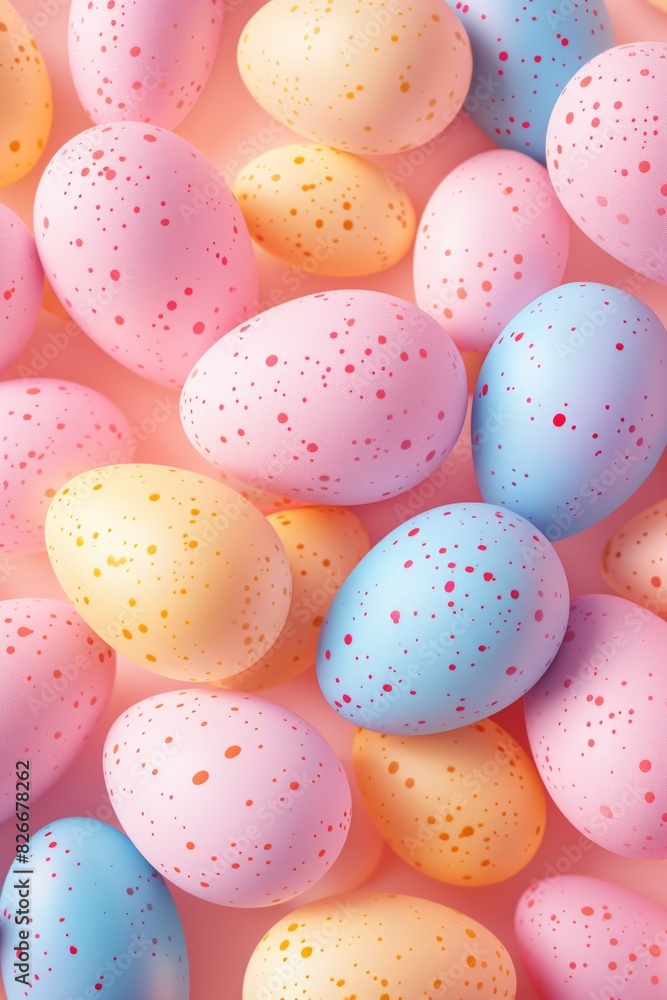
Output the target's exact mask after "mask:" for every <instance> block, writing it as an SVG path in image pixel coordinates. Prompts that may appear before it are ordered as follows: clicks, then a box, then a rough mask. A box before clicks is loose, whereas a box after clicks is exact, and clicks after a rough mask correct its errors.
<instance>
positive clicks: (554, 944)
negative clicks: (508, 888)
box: [515, 875, 667, 1000]
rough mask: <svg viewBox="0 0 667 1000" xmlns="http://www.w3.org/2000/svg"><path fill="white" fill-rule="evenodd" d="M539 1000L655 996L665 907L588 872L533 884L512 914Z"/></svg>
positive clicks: (665, 951)
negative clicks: (593, 876)
mask: <svg viewBox="0 0 667 1000" xmlns="http://www.w3.org/2000/svg"><path fill="white" fill-rule="evenodd" d="M515 929H516V936H517V939H518V944H519V951H520V953H521V958H522V961H523V964H524V965H525V967H526V969H527V971H528V974H529V975H530V978H531V981H532V982H533V984H534V986H535V989H536V990H537V996H538V998H539V1000H584V998H586V1000H594V998H595V1000H603V998H606V997H609V998H614V1000H615V998H618V1000H659V998H660V997H662V996H663V995H664V991H665V983H666V982H667V911H665V910H664V909H663V908H662V907H660V906H658V905H657V904H656V903H653V902H651V900H650V899H645V898H644V897H643V896H639V895H638V894H637V893H636V892H632V891H631V890H630V889H626V888H625V887H624V886H620V885H614V883H612V882H605V881H603V880H602V879H599V878H591V877H590V876H588V875H565V876H564V877H560V878H554V879H548V880H545V881H543V882H536V883H534V884H533V885H532V886H531V887H530V888H529V889H527V890H526V892H524V894H523V896H522V897H521V899H520V900H519V902H518V904H517V908H516V915H515Z"/></svg>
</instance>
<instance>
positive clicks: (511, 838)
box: [353, 719, 546, 886]
mask: <svg viewBox="0 0 667 1000" xmlns="http://www.w3.org/2000/svg"><path fill="white" fill-rule="evenodd" d="M353 755H354V770H355V774H356V777H357V783H358V785H359V788H360V789H361V794H362V797H363V799H364V802H365V804H366V808H367V809H368V811H369V812H370V814H371V817H372V819H373V821H374V822H375V825H376V826H377V828H378V830H379V831H380V833H381V834H382V835H383V837H384V838H385V840H386V841H387V843H388V844H389V846H390V847H392V848H393V849H394V850H395V851H396V853H397V854H398V855H399V856H400V857H401V858H403V860H404V861H407V863H408V864H410V865H412V866H413V867H414V868H417V869H418V870H419V871H421V872H423V873H424V874H425V875H430V877H431V878H435V879H438V880H439V881H441V882H449V883H452V884H454V885H464V886H466V885H475V886H480V885H491V884H493V883H495V882H501V881H502V880H503V879H506V878H510V877H511V876H512V875H515V874H516V873H517V872H518V871H520V870H521V869H522V868H523V867H524V866H525V865H527V864H528V862H529V861H530V860H531V858H532V857H533V855H534V854H535V852H536V851H537V849H538V847H539V846H540V843H541V841H542V837H543V835H544V825H545V819H546V802H545V797H544V789H543V787H542V783H541V782H540V779H539V777H538V774H537V770H536V768H535V765H534V764H533V762H532V760H531V758H530V756H529V755H528V754H527V753H526V751H525V750H523V749H522V748H521V747H520V746H519V744H518V743H517V742H516V741H515V740H513V739H512V737H511V736H510V735H509V733H506V732H505V730H504V729H502V728H501V727H500V726H498V725H496V724H495V723H494V722H492V721H491V720H490V719H487V720H485V721H484V722H477V723H475V724H474V725H471V726H466V727H465V728H463V729H457V730H454V731H452V732H447V733H437V734H435V735H432V736H405V737H403V736H387V735H384V734H382V733H374V732H370V731H369V730H366V729H359V730H357V733H356V736H355V739H354V749H353Z"/></svg>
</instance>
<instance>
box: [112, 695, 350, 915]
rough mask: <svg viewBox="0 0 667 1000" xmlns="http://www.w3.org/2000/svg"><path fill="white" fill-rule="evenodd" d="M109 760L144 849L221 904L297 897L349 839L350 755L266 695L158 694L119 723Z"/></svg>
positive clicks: (115, 797) (179, 880)
mask: <svg viewBox="0 0 667 1000" xmlns="http://www.w3.org/2000/svg"><path fill="white" fill-rule="evenodd" d="M137 748H138V751H139V752H138V753H137ZM103 762H104V778H105V781H106V785H107V790H108V792H109V798H110V799H111V804H112V805H113V807H114V809H115V810H116V813H117V815H118V818H119V820H120V821H121V823H122V825H123V828H124V829H125V832H126V833H127V835H128V837H129V838H130V840H132V842H133V843H134V845H135V847H137V848H138V849H139V850H140V851H141V853H142V854H143V855H144V857H146V859H147V860H148V861H149V862H150V863H151V864H152V865H153V867H154V868H156V869H157V870H158V871H159V872H161V873H162V874H163V875H164V877H165V878H168V879H169V880H170V881H171V882H174V883H175V884H176V885H178V886H179V888H181V889H184V890H185V891H186V892H189V893H192V895H194V896H199V897H200V898H202V899H205V900H208V901H210V902H213V903H219V904H222V905H223V906H243V907H255V906H271V905H273V904H275V903H282V902H286V901H287V900H290V899H292V898H293V897H294V896H297V895H298V894H299V893H300V892H303V891H304V890H305V889H307V888H309V887H310V886H311V885H314V884H315V883H316V882H317V881H318V880H319V879H320V878H321V877H322V876H323V875H325V874H326V872H327V871H328V870H329V868H330V867H331V866H333V864H334V862H335V861H336V858H337V857H338V855H339V854H340V852H341V850H342V848H343V844H344V843H345V839H346V837H347V831H348V827H349V822H350V788H349V785H348V782H347V778H346V776H345V772H344V770H343V768H342V765H341V763H340V761H339V760H338V758H337V757H336V755H335V753H334V752H333V750H332V749H331V747H330V746H329V744H328V743H327V742H326V741H325V739H324V738H323V737H322V736H321V735H320V734H319V733H318V732H317V730H316V729H313V728H312V727H311V726H310V725H309V724H308V723H307V722H305V721H304V720H303V719H302V718H300V716H298V715H295V714H294V712H291V711H290V710H289V709H287V708H283V706H282V705H276V704H274V702H271V701H267V700H265V699H264V698H257V697H256V696H254V695H241V694H236V693H235V692H231V691H218V692H216V693H213V692H211V691H210V690H203V689H196V688H190V689H189V690H186V691H169V692H167V693H166V694H159V695H153V696H152V697H151V698H146V699H145V700H144V701H140V702H139V703H138V704H136V705H133V706H132V707H131V708H129V709H128V710H127V711H126V712H124V713H123V715H121V716H120V717H119V718H118V719H116V721H115V722H114V724H113V725H112V726H111V729H110V730H109V733H108V735H107V738H106V742H105V745H104V755H103Z"/></svg>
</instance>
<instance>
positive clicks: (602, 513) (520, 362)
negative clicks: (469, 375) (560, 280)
mask: <svg viewBox="0 0 667 1000" xmlns="http://www.w3.org/2000/svg"><path fill="white" fill-rule="evenodd" d="M666 386H667V332H666V331H665V328H664V326H663V325H662V323H661V322H660V320H659V319H658V317H657V316H656V315H655V313H654V312H652V311H651V310H650V309H649V308H648V306H646V305H645V304H644V303H643V302H641V301H640V300H639V299H637V298H635V297H634V296H633V295H630V294H629V293H628V292H622V291H621V290H620V289H618V288H612V287H609V286H604V285H597V284H592V283H590V282H589V283H584V284H570V285H561V286H559V287H558V288H554V289H552V290H551V291H550V292H547V293H546V294H545V295H543V296H542V297H541V298H539V299H536V300H535V301H534V302H532V303H531V304H530V305H529V306H526V308H525V309H522V310H521V312H520V313H519V314H518V315H517V316H515V317H514V319H513V320H512V322H511V323H509V324H508V325H507V326H506V327H505V329H504V330H503V332H502V333H501V334H500V336H499V337H498V339H497V340H496V341H495V342H494V344H493V346H492V347H491V350H490V351H489V353H488V355H487V356H486V359H485V361H484V364H483V366H482V369H481V371H480V373H479V377H478V380H477V386H476V389H475V394H474V397H473V407H472V441H473V457H474V462H475V473H476V476H477V482H478V484H479V488H480V492H481V494H482V496H483V497H484V499H485V500H486V501H487V502H488V503H497V504H502V505H503V506H504V507H508V508H510V509H511V510H512V511H516V512H517V513H518V514H522V515H523V516H524V517H526V518H528V520H529V521H532V523H533V524H534V525H535V526H536V527H537V528H539V529H540V531H542V532H544V534H545V535H546V536H547V538H548V539H549V540H550V541H552V542H553V541H558V540H559V539H562V538H568V537H569V536H570V535H576V534H577V532H579V531H583V530H584V529H585V528H589V527H590V526H591V525H593V524H597V522H598V521H601V520H602V518H604V517H606V516H607V515H608V514H611V513H612V512H613V511H615V510H616V509H617V508H618V507H620V506H621V504H622V503H625V501H626V500H627V499H628V498H629V497H631V496H632V494H633V493H634V492H635V491H636V490H637V489H639V487H640V486H641V484H642V483H643V482H644V480H645V479H646V477H647V476H648V475H649V473H650V472H651V471H652V470H653V468H654V467H655V465H656V463H657V461H658V459H659V458H660V456H661V454H662V452H663V451H664V448H665V445H667V391H666V390H665V387H666Z"/></svg>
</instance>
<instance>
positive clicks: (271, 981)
mask: <svg viewBox="0 0 667 1000" xmlns="http://www.w3.org/2000/svg"><path fill="white" fill-rule="evenodd" d="M419 738H420V737H419ZM515 996H516V973H515V971H514V965H513V964H512V959H511V958H510V956H509V954H508V952H507V949H506V948H505V946H504V945H503V944H502V943H501V942H500V941H499V940H498V938H497V937H496V936H495V934H492V933H491V931H490V930H488V929H487V928H486V927H484V926H482V924H479V923H478V922H477V921H476V920H473V919H472V918H471V917H467V916H466V915H465V914H463V913H459V912H458V910H452V909H450V907H449V906H442V905H441V904H440V903H433V902H431V900H428V899H419V898H417V897H416V896H399V895H395V894H393V893H382V892H363V893H353V894H352V895H351V896H339V897H333V898H330V899H327V900H323V901H321V902H317V903H311V904H309V905H308V906H302V907H300V908H299V909H298V910H293V911H292V913H288V914H287V916H285V917H282V919H281V920H279V921H278V922H277V923H276V924H274V925H273V927H272V928H271V929H270V930H269V931H268V933H267V934H265V935H264V937H263V938H262V940H261V941H260V942H259V944H258V945H257V947H256V948H255V950H254V952H253V953H252V955H251V957H250V962H249V963H248V967H247V969H246V974H245V979H244V980H243V1000H353V998H354V1000H436V998H440V997H442V998H445V997H447V998H449V997H451V998H452V1000H514V997H515Z"/></svg>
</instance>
